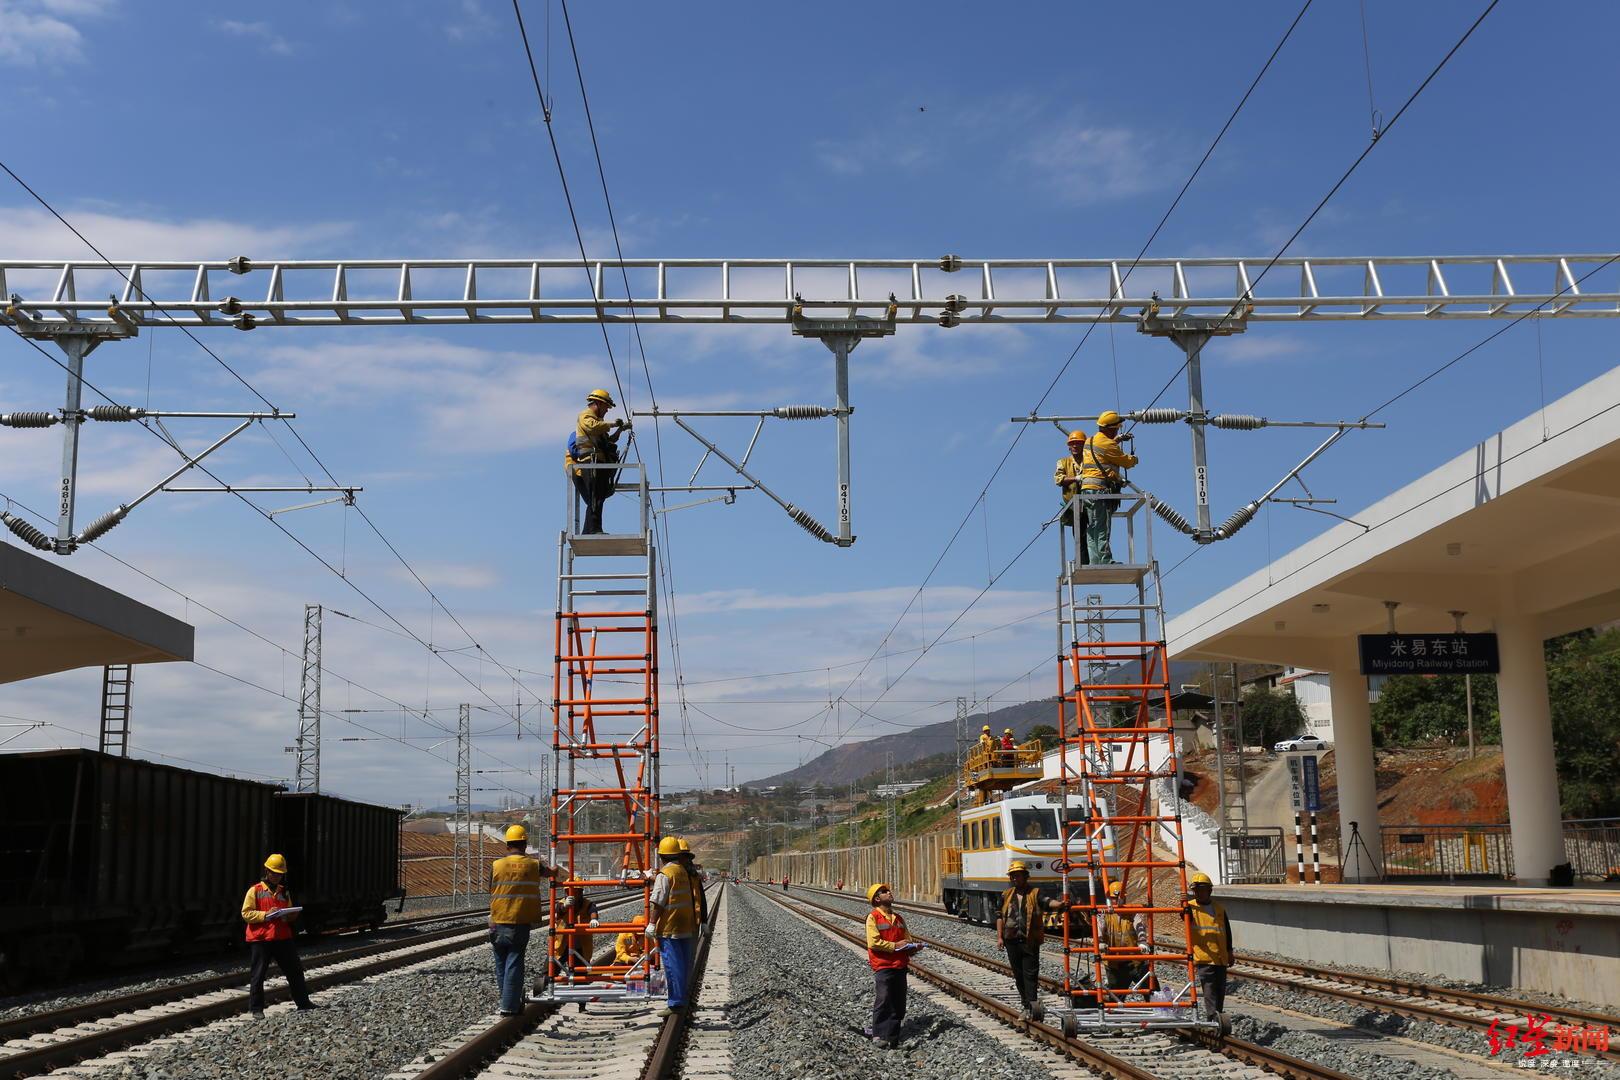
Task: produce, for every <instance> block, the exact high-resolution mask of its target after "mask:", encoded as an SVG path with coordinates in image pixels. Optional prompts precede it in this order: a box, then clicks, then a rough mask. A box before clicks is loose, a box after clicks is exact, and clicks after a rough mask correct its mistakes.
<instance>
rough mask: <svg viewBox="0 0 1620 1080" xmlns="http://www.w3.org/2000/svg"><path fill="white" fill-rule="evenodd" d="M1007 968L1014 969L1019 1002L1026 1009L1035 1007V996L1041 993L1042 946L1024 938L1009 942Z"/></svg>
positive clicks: (1014, 980) (1013, 939)
mask: <svg viewBox="0 0 1620 1080" xmlns="http://www.w3.org/2000/svg"><path fill="white" fill-rule="evenodd" d="M1007 966H1008V967H1010V968H1012V973H1013V982H1014V983H1015V984H1016V985H1017V986H1018V1000H1019V1001H1022V1002H1023V1003H1024V1008H1026V1009H1031V1008H1034V1007H1035V996H1036V994H1038V993H1039V992H1040V986H1041V983H1040V974H1041V946H1040V943H1039V942H1035V943H1033V944H1031V943H1030V942H1028V941H1025V940H1024V939H1023V938H1009V939H1008V941H1007Z"/></svg>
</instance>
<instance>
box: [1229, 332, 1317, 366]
mask: <svg viewBox="0 0 1620 1080" xmlns="http://www.w3.org/2000/svg"><path fill="white" fill-rule="evenodd" d="M1315 352H1316V350H1314V349H1313V348H1312V347H1311V346H1310V345H1308V344H1307V343H1306V342H1304V341H1302V340H1300V339H1299V338H1297V337H1293V336H1291V335H1287V334H1279V335H1270V334H1238V335H1236V336H1235V337H1231V338H1228V339H1227V340H1226V341H1224V342H1222V343H1221V345H1220V348H1219V350H1211V355H1214V356H1216V357H1218V358H1219V359H1221V360H1224V361H1228V362H1230V363H1234V364H1256V363H1262V362H1264V361H1267V360H1278V359H1300V358H1302V357H1309V356H1312V355H1313V354H1314V353H1315Z"/></svg>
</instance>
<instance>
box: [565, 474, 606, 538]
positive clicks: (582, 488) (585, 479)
mask: <svg viewBox="0 0 1620 1080" xmlns="http://www.w3.org/2000/svg"><path fill="white" fill-rule="evenodd" d="M612 475H613V474H612V473H611V472H609V471H607V470H606V469H586V470H584V471H583V472H576V473H574V490H575V491H577V492H579V497H580V498H581V499H582V500H584V502H585V520H584V522H583V523H582V524H581V526H580V530H579V531H580V532H581V533H582V534H583V533H599V532H601V531H602V504H603V503H605V502H607V500H608V495H611V494H612V492H611V491H609V490H608V482H609V480H610V479H611V477H612Z"/></svg>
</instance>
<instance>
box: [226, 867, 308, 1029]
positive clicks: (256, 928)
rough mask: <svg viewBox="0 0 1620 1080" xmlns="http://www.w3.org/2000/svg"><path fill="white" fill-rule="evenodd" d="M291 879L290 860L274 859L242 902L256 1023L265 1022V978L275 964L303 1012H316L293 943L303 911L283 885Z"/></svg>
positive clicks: (250, 1006)
mask: <svg viewBox="0 0 1620 1080" xmlns="http://www.w3.org/2000/svg"><path fill="white" fill-rule="evenodd" d="M286 877H287V860H286V859H284V858H283V857H281V856H280V855H272V856H270V857H269V858H268V859H266V860H264V874H263V876H262V877H261V878H260V879H259V881H257V882H255V883H254V885H253V887H252V888H250V889H248V891H247V895H246V896H244V897H243V898H242V921H243V922H244V923H246V924H247V935H246V936H247V943H248V952H249V953H250V954H251V955H252V960H251V961H250V966H249V968H248V1012H250V1013H252V1014H253V1018H254V1019H255V1020H263V1019H264V977H265V976H266V975H267V974H269V972H270V961H272V960H274V961H275V962H276V966H277V967H279V968H280V969H281V974H282V977H284V978H285V979H286V980H287V988H288V989H289V990H291V991H292V997H293V1000H294V1001H295V1002H297V1003H298V1007H299V1008H300V1009H313V1008H315V1006H314V1004H313V1003H312V1002H311V1001H310V1000H309V991H308V990H306V989H304V965H303V964H301V963H299V961H298V946H297V945H296V944H294V941H293V920H294V919H296V918H297V917H298V912H299V909H298V908H296V907H294V906H293V902H292V897H291V896H290V895H289V894H288V892H287V888H286V886H285V885H283V884H282V882H283V881H284V880H285V879H286Z"/></svg>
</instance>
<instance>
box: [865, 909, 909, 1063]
mask: <svg viewBox="0 0 1620 1080" xmlns="http://www.w3.org/2000/svg"><path fill="white" fill-rule="evenodd" d="M866 900H867V903H869V904H871V905H872V913H871V914H870V915H868V916H867V917H866V962H867V964H869V965H870V966H871V968H872V983H873V995H872V1026H871V1027H869V1028H867V1029H866V1030H865V1031H864V1032H862V1034H864V1035H865V1036H866V1037H867V1038H869V1039H871V1040H872V1041H873V1042H876V1043H882V1044H884V1045H886V1046H888V1048H889V1049H890V1050H896V1049H899V1047H900V1026H901V1025H902V1024H903V1023H905V1019H906V968H907V967H909V966H910V965H911V954H912V953H914V952H916V951H917V950H918V949H921V948H923V947H924V946H923V944H922V943H921V942H920V941H918V940H917V939H915V938H913V937H912V936H911V931H910V930H908V929H906V917H905V916H904V915H902V914H900V913H899V912H898V911H896V910H894V890H893V889H891V888H889V883H888V882H886V881H879V882H876V883H874V884H873V885H871V886H870V887H868V888H867V890H866Z"/></svg>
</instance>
